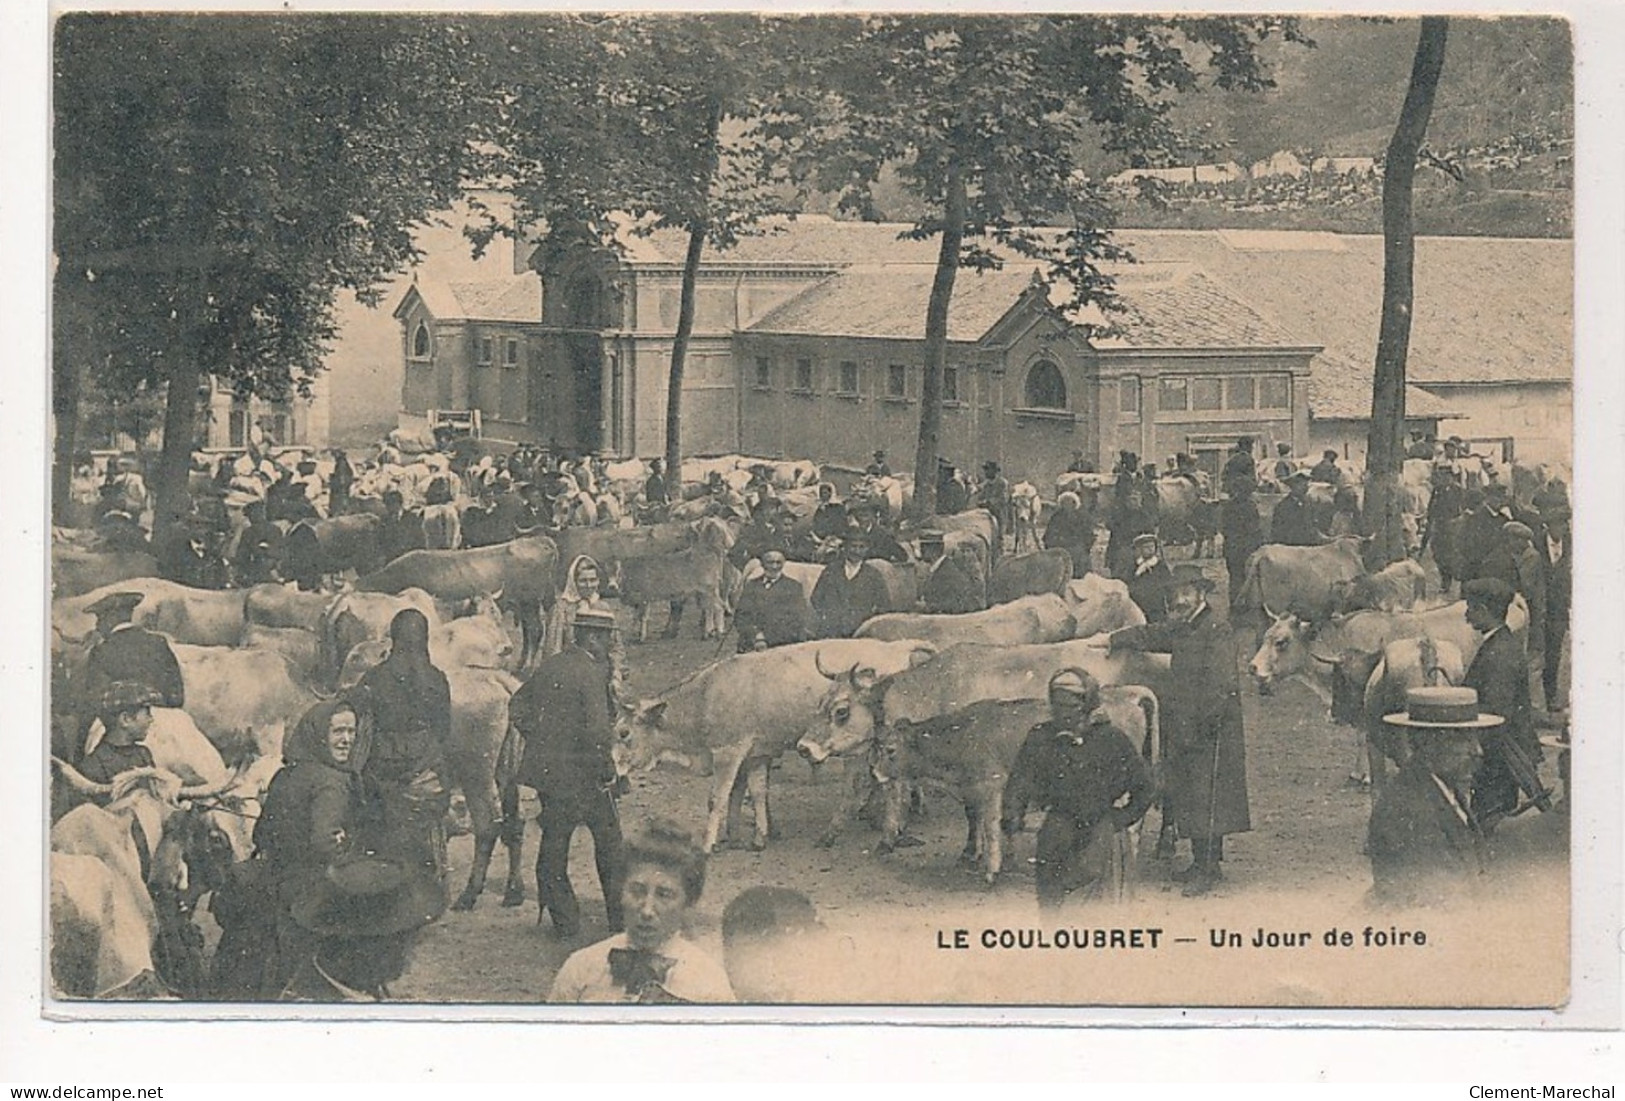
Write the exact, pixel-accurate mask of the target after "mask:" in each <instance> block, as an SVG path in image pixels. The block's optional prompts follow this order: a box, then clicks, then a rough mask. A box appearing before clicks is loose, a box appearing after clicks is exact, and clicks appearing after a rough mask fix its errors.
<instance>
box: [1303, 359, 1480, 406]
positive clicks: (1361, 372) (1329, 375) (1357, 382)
mask: <svg viewBox="0 0 1625 1101" xmlns="http://www.w3.org/2000/svg"><path fill="white" fill-rule="evenodd" d="M1371 372H1372V368H1371V366H1370V365H1366V366H1360V365H1358V364H1354V363H1350V362H1349V361H1348V360H1346V359H1341V358H1339V357H1337V356H1335V355H1326V354H1322V355H1318V356H1316V357H1315V358H1314V360H1313V361H1312V362H1311V363H1310V365H1309V415H1310V416H1311V417H1314V418H1315V419H1317V420H1350V421H1363V420H1366V419H1367V418H1369V417H1370V416H1371ZM1405 415H1406V416H1407V417H1440V418H1444V417H1452V416H1458V417H1459V416H1461V410H1459V409H1453V408H1451V405H1450V403H1449V402H1447V401H1442V400H1440V399H1439V398H1436V397H1434V396H1433V395H1432V394H1430V393H1428V392H1427V391H1426V390H1419V389H1417V388H1416V387H1415V386H1407V387H1405Z"/></svg>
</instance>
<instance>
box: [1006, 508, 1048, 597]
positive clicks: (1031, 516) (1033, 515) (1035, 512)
mask: <svg viewBox="0 0 1625 1101" xmlns="http://www.w3.org/2000/svg"><path fill="white" fill-rule="evenodd" d="M1043 514H1044V502H1043V499H1042V498H1040V497H1039V496H1038V487H1037V486H1035V485H1033V484H1032V483H1031V482H1017V483H1016V484H1015V485H1013V486H1011V487H1010V527H1011V528H1012V529H1013V530H1012V532H1011V534H1012V535H1013V536H1014V537H1015V544H1016V546H1015V550H1016V553H1017V554H1022V553H1024V552H1027V551H1035V550H1037V549H1038V548H1039V542H1038V521H1039V519H1040V518H1041V517H1042V516H1043ZM994 599H995V600H997V599H998V598H997V597H995V598H994Z"/></svg>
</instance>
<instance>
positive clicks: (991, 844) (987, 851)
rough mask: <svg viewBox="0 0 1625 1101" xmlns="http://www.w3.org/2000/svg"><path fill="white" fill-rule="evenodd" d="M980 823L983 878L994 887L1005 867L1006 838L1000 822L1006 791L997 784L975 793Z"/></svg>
mask: <svg viewBox="0 0 1625 1101" xmlns="http://www.w3.org/2000/svg"><path fill="white" fill-rule="evenodd" d="M971 798H972V799H973V800H974V801H975V803H976V813H977V818H978V823H979V825H980V827H981V833H982V858H983V867H982V877H983V878H984V879H985V880H986V881H987V883H988V885H989V886H992V884H993V882H994V880H996V879H998V878H999V871H1000V870H1001V869H1002V868H1003V867H1004V836H1003V833H1002V832H1001V830H1000V829H999V820H1000V819H1001V818H1003V817H1004V791H1003V788H1002V787H1000V786H999V785H998V784H997V783H994V784H989V785H987V787H985V788H983V789H981V790H978V791H976V792H974V793H973V794H972V796H971Z"/></svg>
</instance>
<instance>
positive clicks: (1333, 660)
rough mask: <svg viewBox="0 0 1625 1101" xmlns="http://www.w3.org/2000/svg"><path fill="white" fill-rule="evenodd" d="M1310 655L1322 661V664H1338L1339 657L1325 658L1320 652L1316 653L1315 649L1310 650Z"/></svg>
mask: <svg viewBox="0 0 1625 1101" xmlns="http://www.w3.org/2000/svg"><path fill="white" fill-rule="evenodd" d="M1309 656H1310V657H1312V658H1314V659H1315V660H1316V661H1318V662H1320V664H1322V665H1336V664H1337V659H1336V658H1323V657H1321V656H1320V655H1319V654H1317V653H1315V652H1314V651H1313V650H1310V651H1309Z"/></svg>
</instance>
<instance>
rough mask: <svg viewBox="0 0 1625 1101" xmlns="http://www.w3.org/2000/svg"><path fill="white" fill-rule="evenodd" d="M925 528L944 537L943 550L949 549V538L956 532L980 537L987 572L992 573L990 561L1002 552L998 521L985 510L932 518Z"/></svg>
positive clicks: (973, 510)
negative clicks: (985, 553) (987, 558)
mask: <svg viewBox="0 0 1625 1101" xmlns="http://www.w3.org/2000/svg"><path fill="white" fill-rule="evenodd" d="M924 526H925V527H927V528H929V529H930V530H932V531H940V532H942V533H943V535H944V537H945V538H944V540H943V549H944V551H946V550H947V549H948V547H949V543H950V538H948V537H951V536H952V535H953V534H954V533H956V532H969V533H971V534H974V535H979V536H981V537H982V541H983V542H984V543H985V544H987V547H988V552H989V556H990V560H989V562H988V563H987V565H988V570H989V572H990V573H991V572H992V565H993V563H992V559H996V558H998V557H999V555H1000V554H1001V553H1002V552H1003V543H1002V542H1001V538H1002V537H1001V533H1000V532H999V521H998V520H997V519H995V518H994V516H993V514H992V513H991V512H989V511H988V510H987V509H985V508H973V509H971V510H969V511H968V512H956V513H954V514H953V515H952V516H933V517H931V518H930V519H929V520H927V521H926V522H925V525H924Z"/></svg>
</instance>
